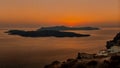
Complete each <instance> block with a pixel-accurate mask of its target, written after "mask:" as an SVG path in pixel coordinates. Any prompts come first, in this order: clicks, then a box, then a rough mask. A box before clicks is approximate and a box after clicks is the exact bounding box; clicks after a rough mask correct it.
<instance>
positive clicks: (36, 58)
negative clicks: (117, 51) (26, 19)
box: [0, 27, 120, 68]
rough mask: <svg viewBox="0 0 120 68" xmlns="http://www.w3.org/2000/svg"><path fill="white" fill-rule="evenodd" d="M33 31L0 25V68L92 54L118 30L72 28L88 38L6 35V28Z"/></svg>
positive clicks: (36, 66)
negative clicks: (79, 53)
mask: <svg viewBox="0 0 120 68" xmlns="http://www.w3.org/2000/svg"><path fill="white" fill-rule="evenodd" d="M13 29H17V30H26V31H31V30H37V29H38V28H0V68H44V66H45V65H47V64H50V63H51V62H53V61H56V60H57V61H60V62H64V61H66V59H72V58H73V59H74V58H76V57H77V53H78V52H81V53H83V52H85V53H92V54H95V53H97V52H99V51H100V50H103V49H106V42H107V41H109V40H112V39H113V38H114V37H115V35H116V34H117V33H118V32H120V28H119V27H111V28H110V27H104V28H100V30H75V31H69V32H75V33H80V34H90V35H91V36H89V37H64V38H57V37H38V38H31V37H21V36H17V35H8V34H7V33H5V32H6V31H8V30H13Z"/></svg>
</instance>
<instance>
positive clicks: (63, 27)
mask: <svg viewBox="0 0 120 68" xmlns="http://www.w3.org/2000/svg"><path fill="white" fill-rule="evenodd" d="M39 30H100V28H97V27H67V26H52V27H41V28H40V29H38V31H39Z"/></svg>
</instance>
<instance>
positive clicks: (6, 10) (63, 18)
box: [0, 0, 120, 26]
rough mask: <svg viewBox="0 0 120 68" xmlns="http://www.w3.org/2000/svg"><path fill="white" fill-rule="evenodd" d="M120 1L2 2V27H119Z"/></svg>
mask: <svg viewBox="0 0 120 68" xmlns="http://www.w3.org/2000/svg"><path fill="white" fill-rule="evenodd" d="M119 12H120V5H119V0H0V24H40V25H66V26H78V25H81V26H82V25H119V22H120V20H119V17H120V13H119Z"/></svg>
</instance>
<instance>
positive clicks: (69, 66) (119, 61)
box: [44, 55, 120, 68]
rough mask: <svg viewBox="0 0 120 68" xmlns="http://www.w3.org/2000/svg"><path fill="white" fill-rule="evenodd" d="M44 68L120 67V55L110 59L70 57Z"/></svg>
mask: <svg viewBox="0 0 120 68" xmlns="http://www.w3.org/2000/svg"><path fill="white" fill-rule="evenodd" d="M44 68H120V55H114V56H111V57H109V59H81V60H80V59H68V60H67V61H65V62H60V61H54V62H52V63H51V64H49V65H46V66H45V67H44Z"/></svg>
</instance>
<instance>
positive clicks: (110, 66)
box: [44, 32, 120, 68]
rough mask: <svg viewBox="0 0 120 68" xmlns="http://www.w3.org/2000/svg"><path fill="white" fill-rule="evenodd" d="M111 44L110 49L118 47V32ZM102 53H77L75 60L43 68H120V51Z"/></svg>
mask: <svg viewBox="0 0 120 68" xmlns="http://www.w3.org/2000/svg"><path fill="white" fill-rule="evenodd" d="M111 42H112V43H114V44H112V46H110V48H111V47H113V46H116V44H117V46H118V47H120V44H119V43H120V32H119V33H118V34H117V35H116V36H115V37H114V39H113V40H112V41H110V43H111ZM108 45H109V44H108ZM107 48H108V47H107ZM115 50H117V49H115ZM102 52H103V55H99V54H88V53H78V55H77V57H76V58H75V59H67V60H66V61H63V62H60V61H54V62H52V63H51V64H48V65H46V66H45V67H44V68H120V51H119V52H113V53H111V52H108V54H107V55H104V54H105V53H106V52H107V51H106V52H105V51H102Z"/></svg>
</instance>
